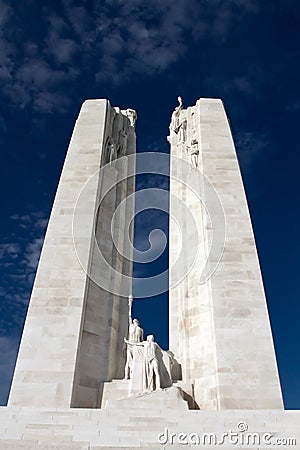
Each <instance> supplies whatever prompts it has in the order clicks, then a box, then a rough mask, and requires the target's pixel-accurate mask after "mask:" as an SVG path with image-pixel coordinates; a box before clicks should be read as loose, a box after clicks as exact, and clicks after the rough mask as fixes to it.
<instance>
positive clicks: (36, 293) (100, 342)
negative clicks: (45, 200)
mask: <svg viewBox="0 0 300 450" xmlns="http://www.w3.org/2000/svg"><path fill="white" fill-rule="evenodd" d="M135 120H136V112H135V111H134V110H132V109H127V110H120V108H113V107H111V106H110V103H109V101H108V100H105V99H99V100H87V101H85V102H84V103H83V105H82V108H81V110H80V113H79V116H78V119H77V121H76V125H75V128H74V131H73V135H72V138H71V141H70V145H69V149H68V152H67V156H66V159H65V163H64V167H63V170H62V174H61V178H60V181H59V185H58V189H57V193H56V197H55V201H54V205H53V208H52V212H51V216H50V220H49V224H48V228H47V233H46V236H45V241H44V245H43V249H42V253H41V257H40V261H39V265H38V269H37V274H36V278H35V282H34V287H33V291H32V295H31V299H30V304H29V309H28V313H27V318H26V322H25V327H24V331H23V336H22V341H21V345H20V349H19V355H18V359H17V364H16V369H15V374H14V378H13V383H12V387H11V392H10V397H9V406H22V407H23V406H24V407H26V406H30V407H32V406H33V407H56V408H58V407H64V408H69V407H70V406H72V407H90V408H95V407H99V405H100V404H101V396H102V389H103V383H104V382H106V381H111V379H112V378H117V379H118V378H122V377H123V376H124V355H123V346H122V343H123V338H124V336H126V333H127V325H128V304H127V298H126V297H127V296H128V294H130V293H131V276H132V258H130V256H132V252H131V249H130V248H129V247H128V240H126V239H125V232H124V230H126V224H127V225H128V227H129V228H130V229H129V234H130V235H131V240H132V238H133V223H131V225H130V221H131V219H132V217H133V214H134V200H133V199H134V196H133V195H132V194H133V193H134V189H135V181H134V172H135V167H134V164H135V156H134V155H135V151H136V150H135V147H136V138H135ZM129 155H133V157H132V156H131V157H129ZM121 159H122V163H121V164H117V162H118V161H119V160H121ZM130 175H131V176H130ZM121 203H123V208H119V215H117V217H115V215H114V213H115V211H116V209H117V208H118V206H119V205H120V204H121ZM124 203H125V206H124ZM112 223H113V233H114V236H113V237H112ZM100 254H101V257H102V259H100V256H99V255H100ZM122 255H127V258H126V257H125V256H124V257H122Z"/></svg>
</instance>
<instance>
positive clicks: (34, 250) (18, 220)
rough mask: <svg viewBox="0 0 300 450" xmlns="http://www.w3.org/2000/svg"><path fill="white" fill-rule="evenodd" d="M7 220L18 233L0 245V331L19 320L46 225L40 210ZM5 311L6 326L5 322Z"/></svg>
mask: <svg viewBox="0 0 300 450" xmlns="http://www.w3.org/2000/svg"><path fill="white" fill-rule="evenodd" d="M11 220H12V222H14V224H15V225H16V227H14V229H16V230H18V229H19V232H17V233H12V235H11V236H10V238H4V239H3V242H2V243H1V244H0V263H1V265H0V268H1V286H0V297H1V303H0V310H1V317H0V330H1V333H3V332H6V333H8V334H10V332H14V330H15V329H19V328H20V326H21V325H22V323H23V320H24V313H25V310H26V307H27V304H28V301H29V296H30V291H31V288H32V283H33V279H34V275H35V271H36V267H37V264H38V260H39V256H40V252H41V247H42V244H43V240H44V232H45V228H46V225H47V219H46V218H45V216H44V214H43V213H42V212H33V213H31V214H26V215H18V214H14V215H13V216H11ZM7 312H9V315H10V321H11V324H10V325H9V324H8V323H7V322H6V320H7Z"/></svg>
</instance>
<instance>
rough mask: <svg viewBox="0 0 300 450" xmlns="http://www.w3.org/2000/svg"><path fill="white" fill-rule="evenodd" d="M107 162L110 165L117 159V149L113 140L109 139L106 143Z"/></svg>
mask: <svg viewBox="0 0 300 450" xmlns="http://www.w3.org/2000/svg"><path fill="white" fill-rule="evenodd" d="M107 154H108V162H109V163H110V164H111V163H112V162H113V160H115V159H116V158H117V149H116V146H115V143H114V141H113V139H111V138H109V139H108V142H107Z"/></svg>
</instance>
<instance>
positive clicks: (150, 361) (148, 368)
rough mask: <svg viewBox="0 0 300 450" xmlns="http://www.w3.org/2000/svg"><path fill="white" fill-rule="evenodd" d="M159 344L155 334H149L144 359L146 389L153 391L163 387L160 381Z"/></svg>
mask: <svg viewBox="0 0 300 450" xmlns="http://www.w3.org/2000/svg"><path fill="white" fill-rule="evenodd" d="M159 351H160V348H159V346H158V345H157V343H156V342H154V336H153V334H150V335H149V336H147V340H146V342H145V344H144V359H145V374H146V377H145V391H146V392H149V391H150V392H151V391H154V390H155V389H159V388H160V387H161V382H160V369H159V360H158V354H157V353H158V352H159Z"/></svg>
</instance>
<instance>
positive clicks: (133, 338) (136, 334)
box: [124, 295, 144, 380]
mask: <svg viewBox="0 0 300 450" xmlns="http://www.w3.org/2000/svg"><path fill="white" fill-rule="evenodd" d="M132 302H133V297H132V295H130V296H129V297H128V306H129V315H128V340H127V339H124V341H125V343H126V344H127V354H126V365H125V377H124V378H125V379H126V380H128V379H129V378H131V377H132V364H133V351H134V350H133V344H137V343H139V342H142V341H143V335H144V331H143V329H142V328H141V327H140V323H139V321H138V320H137V319H133V320H132V318H131V309H132Z"/></svg>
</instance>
